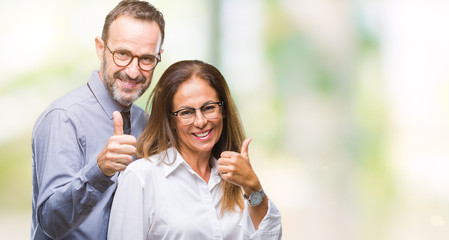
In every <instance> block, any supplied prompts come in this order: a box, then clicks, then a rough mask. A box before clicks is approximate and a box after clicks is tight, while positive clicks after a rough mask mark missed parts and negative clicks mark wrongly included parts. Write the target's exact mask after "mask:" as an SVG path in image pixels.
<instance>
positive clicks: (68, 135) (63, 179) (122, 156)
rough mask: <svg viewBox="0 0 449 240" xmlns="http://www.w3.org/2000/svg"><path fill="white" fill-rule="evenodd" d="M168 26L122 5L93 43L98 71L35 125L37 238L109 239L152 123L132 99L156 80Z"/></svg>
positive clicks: (136, 5)
mask: <svg viewBox="0 0 449 240" xmlns="http://www.w3.org/2000/svg"><path fill="white" fill-rule="evenodd" d="M164 28H165V22H164V18H163V16H162V14H161V13H160V12H159V11H158V10H157V9H156V8H154V7H153V6H152V5H150V4H149V3H147V2H143V1H132V0H125V1H122V2H120V3H119V4H118V5H117V6H116V7H115V8H114V9H113V10H112V11H111V12H110V13H109V14H108V16H107V17H106V20H105V24H104V27H103V33H102V37H101V38H99V37H97V38H96V39H95V46H96V51H97V55H98V58H99V59H100V61H101V66H100V71H94V72H93V73H92V75H91V77H90V79H89V81H88V83H87V84H85V85H83V86H81V87H79V88H77V89H75V90H73V91H71V92H70V93H68V94H66V95H65V96H63V97H62V98H60V99H58V100H56V101H55V102H53V103H52V104H51V105H50V106H49V107H48V108H47V109H46V110H45V111H44V112H43V113H42V115H41V116H40V117H39V118H38V120H37V121H36V124H35V127H34V130H33V136H32V153H33V163H32V170H33V199H32V208H33V213H32V215H33V216H32V227H31V230H32V232H31V238H32V239H95V240H98V239H106V234H107V226H108V220H109V211H110V207H111V203H112V197H113V194H114V191H115V189H116V179H117V172H119V171H123V170H124V169H125V168H126V166H127V165H128V164H129V163H130V162H131V161H132V160H133V155H134V153H135V146H134V145H135V143H136V139H137V138H138V137H139V135H140V133H141V132H142V130H143V128H144V127H145V125H146V123H147V118H148V116H147V115H146V113H145V112H144V111H143V110H142V109H141V108H139V107H137V106H136V105H134V104H133V102H134V101H135V100H136V99H137V98H138V97H140V96H141V95H142V94H143V93H144V92H145V91H146V90H147V88H148V87H149V85H150V83H151V79H152V76H153V70H154V68H155V67H156V65H157V63H158V62H159V61H160V56H161V53H162V49H161V46H162V42H163V40H164ZM120 112H122V114H123V118H122V114H120ZM128 118H130V120H128ZM129 123H130V124H129ZM127 131H130V133H128V132H127ZM124 133H125V134H124ZM128 134H129V135H128ZM134 158H135V157H134Z"/></svg>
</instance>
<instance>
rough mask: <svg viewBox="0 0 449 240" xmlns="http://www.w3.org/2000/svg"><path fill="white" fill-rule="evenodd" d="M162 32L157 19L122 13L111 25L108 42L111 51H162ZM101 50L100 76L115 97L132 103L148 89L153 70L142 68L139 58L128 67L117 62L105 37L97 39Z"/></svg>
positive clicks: (119, 101) (122, 102)
mask: <svg viewBox="0 0 449 240" xmlns="http://www.w3.org/2000/svg"><path fill="white" fill-rule="evenodd" d="M160 39H161V33H160V30H159V27H158V25H157V23H156V22H148V21H142V20H137V19H134V18H131V17H128V16H120V17H118V18H117V19H116V20H115V21H114V22H113V23H112V24H111V27H110V29H109V39H108V40H107V46H108V47H109V49H110V50H111V51H113V52H114V51H117V50H126V51H129V52H130V53H131V54H132V55H133V56H143V55H154V56H156V55H158V54H159V53H160V52H161V51H160V42H161V40H160ZM96 46H97V54H98V55H99V58H100V60H101V61H102V62H101V70H100V78H101V79H102V81H103V82H104V83H105V86H106V87H107V89H108V91H109V93H110V94H111V96H112V98H113V99H114V100H115V101H117V102H118V103H120V104H121V105H122V106H129V105H130V104H132V103H133V102H134V101H135V100H137V98H139V97H140V96H142V94H143V93H144V92H145V91H146V90H147V89H148V87H149V86H150V83H151V78H152V77H153V70H151V71H143V70H142V69H140V68H139V63H138V58H134V59H132V62H131V63H130V64H129V65H128V66H126V67H120V66H117V65H116V64H115V63H114V61H113V56H112V53H111V52H110V51H109V50H108V49H107V47H106V45H105V43H104V42H103V41H102V40H101V39H98V38H97V39H96Z"/></svg>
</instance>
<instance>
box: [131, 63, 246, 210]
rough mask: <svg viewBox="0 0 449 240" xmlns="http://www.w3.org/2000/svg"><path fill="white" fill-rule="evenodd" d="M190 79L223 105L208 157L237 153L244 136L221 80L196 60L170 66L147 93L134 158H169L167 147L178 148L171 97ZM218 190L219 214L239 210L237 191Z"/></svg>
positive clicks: (225, 184)
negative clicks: (147, 114)
mask: <svg viewBox="0 0 449 240" xmlns="http://www.w3.org/2000/svg"><path fill="white" fill-rule="evenodd" d="M192 77H198V78H200V79H203V80H205V81H206V82H208V83H209V85H210V86H211V87H212V88H213V89H215V91H216V92H217V95H218V98H219V99H220V101H224V105H223V107H222V114H223V131H222V133H221V136H220V139H219V140H218V142H217V143H216V144H215V146H214V147H213V149H212V155H213V156H214V157H215V158H217V159H218V158H220V154H221V153H222V152H223V151H234V152H240V147H241V145H242V142H243V141H244V139H245V133H244V130H243V126H242V123H241V120H240V116H239V114H238V111H237V108H236V106H235V104H234V101H233V100H232V97H231V93H230V91H229V87H228V85H227V83H226V81H225V79H224V77H223V76H222V74H221V73H220V72H219V71H218V70H217V69H216V68H215V67H214V66H212V65H210V64H207V63H204V62H201V61H198V60H188V61H180V62H177V63H174V64H173V65H171V66H170V67H169V68H168V69H167V70H166V71H165V72H164V73H163V74H162V76H161V78H160V80H159V82H158V83H157V84H156V86H155V88H154V90H153V91H152V92H151V94H150V97H149V99H148V102H147V111H149V107H150V105H151V112H150V118H149V121H148V124H147V126H146V127H145V129H144V130H143V132H142V134H141V135H140V137H139V139H138V141H137V146H136V147H137V157H138V158H147V159H149V157H151V156H153V155H156V154H159V153H162V154H165V156H166V157H169V156H167V152H166V150H167V149H168V148H170V147H174V148H178V138H177V134H176V131H174V128H173V127H172V126H173V125H174V122H173V121H174V120H175V119H174V118H173V116H172V115H171V112H172V110H173V96H174V95H175V93H176V91H177V90H178V88H179V86H180V85H181V84H182V83H183V82H185V81H187V80H189V79H191V78H192ZM161 159H164V158H161ZM173 161H174V160H173ZM221 186H222V190H223V197H222V199H221V203H222V204H221V214H223V213H224V212H225V211H233V210H236V206H237V207H238V208H239V209H240V210H243V206H244V205H243V197H242V190H241V188H240V187H239V186H237V185H234V184H232V183H230V182H228V181H225V180H223V181H222V185H221Z"/></svg>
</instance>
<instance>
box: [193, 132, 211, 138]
mask: <svg viewBox="0 0 449 240" xmlns="http://www.w3.org/2000/svg"><path fill="white" fill-rule="evenodd" d="M209 133H210V131H207V132H203V133H195V136H197V137H200V138H202V137H205V136H207V135H208V134H209Z"/></svg>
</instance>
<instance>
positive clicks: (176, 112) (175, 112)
mask: <svg viewBox="0 0 449 240" xmlns="http://www.w3.org/2000/svg"><path fill="white" fill-rule="evenodd" d="M209 104H217V105H218V108H220V107H222V106H223V105H224V101H221V102H207V103H205V104H203V105H202V106H201V107H197V108H193V107H185V108H182V109H179V110H178V111H174V112H172V113H171V114H172V115H173V116H175V117H177V116H178V113H179V112H181V111H184V110H194V111H195V112H196V110H201V108H203V107H205V106H207V105H209ZM201 114H203V112H202V111H201ZM203 116H204V114H203Z"/></svg>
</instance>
